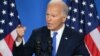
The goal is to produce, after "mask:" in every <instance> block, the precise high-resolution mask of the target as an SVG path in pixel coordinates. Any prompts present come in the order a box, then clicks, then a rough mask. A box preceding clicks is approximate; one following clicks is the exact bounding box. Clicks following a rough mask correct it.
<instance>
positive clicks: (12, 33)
mask: <svg viewBox="0 0 100 56" xmlns="http://www.w3.org/2000/svg"><path fill="white" fill-rule="evenodd" d="M11 36H12V38H13V40H15V39H16V37H17V32H16V29H15V30H13V31H12V32H11Z"/></svg>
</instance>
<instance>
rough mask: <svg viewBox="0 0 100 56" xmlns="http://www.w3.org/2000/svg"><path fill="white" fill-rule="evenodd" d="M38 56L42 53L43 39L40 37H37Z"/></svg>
mask: <svg viewBox="0 0 100 56" xmlns="http://www.w3.org/2000/svg"><path fill="white" fill-rule="evenodd" d="M35 48H36V50H35V51H36V56H40V55H41V39H40V38H39V37H37V38H36V46H35Z"/></svg>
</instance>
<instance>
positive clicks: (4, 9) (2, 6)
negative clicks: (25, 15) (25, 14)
mask: <svg viewBox="0 0 100 56" xmlns="http://www.w3.org/2000/svg"><path fill="white" fill-rule="evenodd" d="M19 24H20V21H19V17H18V13H17V10H16V5H15V1H14V0H0V56H13V55H12V48H13V43H14V40H15V39H16V36H17V33H16V27H17V25H19Z"/></svg>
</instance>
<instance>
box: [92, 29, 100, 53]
mask: <svg viewBox="0 0 100 56" xmlns="http://www.w3.org/2000/svg"><path fill="white" fill-rule="evenodd" d="M90 35H91V37H92V39H93V41H94V43H95V44H96V46H97V48H98V49H99V51H100V32H99V30H98V29H97V28H96V29H94V30H93V31H92V32H90Z"/></svg>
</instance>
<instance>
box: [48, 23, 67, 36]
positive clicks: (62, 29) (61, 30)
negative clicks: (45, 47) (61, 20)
mask: <svg viewBox="0 0 100 56" xmlns="http://www.w3.org/2000/svg"><path fill="white" fill-rule="evenodd" d="M64 28H65V24H63V26H62V27H61V28H60V29H59V30H57V31H50V33H51V37H53V32H57V33H58V34H62V33H63V31H64Z"/></svg>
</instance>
